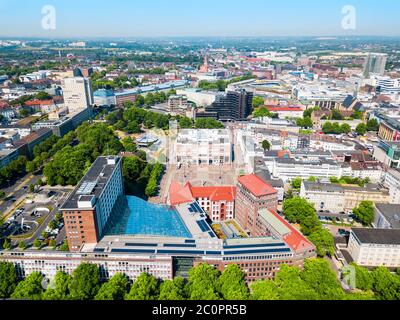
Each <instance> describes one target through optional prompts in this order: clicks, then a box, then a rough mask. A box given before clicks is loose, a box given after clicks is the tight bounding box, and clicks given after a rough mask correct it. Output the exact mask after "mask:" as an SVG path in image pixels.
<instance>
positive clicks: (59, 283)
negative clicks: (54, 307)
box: [43, 271, 72, 300]
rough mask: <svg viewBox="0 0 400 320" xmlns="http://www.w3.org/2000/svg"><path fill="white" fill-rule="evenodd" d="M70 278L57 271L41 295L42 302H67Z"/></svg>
mask: <svg viewBox="0 0 400 320" xmlns="http://www.w3.org/2000/svg"><path fill="white" fill-rule="evenodd" d="M71 281H72V278H71V276H70V275H69V274H67V273H65V272H62V271H58V272H57V273H56V276H55V277H54V279H53V281H52V282H51V283H50V285H49V287H48V288H47V290H46V291H45V292H44V294H43V299H44V300H68V299H70V290H69V287H70V285H71Z"/></svg>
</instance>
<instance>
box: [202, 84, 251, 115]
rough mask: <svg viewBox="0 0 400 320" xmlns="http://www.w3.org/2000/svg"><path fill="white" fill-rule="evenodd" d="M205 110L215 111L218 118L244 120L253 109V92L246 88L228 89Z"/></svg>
mask: <svg viewBox="0 0 400 320" xmlns="http://www.w3.org/2000/svg"><path fill="white" fill-rule="evenodd" d="M205 111H206V113H210V112H211V113H212V112H214V113H217V114H218V120H223V121H229V120H244V119H246V118H247V117H248V116H249V115H250V114H251V113H252V111H253V93H251V92H247V91H246V90H236V91H230V92H228V93H227V94H226V95H221V96H217V98H216V100H215V102H214V103H213V104H212V105H211V106H209V107H206V109H205Z"/></svg>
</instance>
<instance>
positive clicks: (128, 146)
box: [122, 137, 137, 152]
mask: <svg viewBox="0 0 400 320" xmlns="http://www.w3.org/2000/svg"><path fill="white" fill-rule="evenodd" d="M122 144H123V145H124V148H125V151H127V152H136V151H137V145H136V143H135V141H133V139H132V138H131V137H126V138H124V140H122Z"/></svg>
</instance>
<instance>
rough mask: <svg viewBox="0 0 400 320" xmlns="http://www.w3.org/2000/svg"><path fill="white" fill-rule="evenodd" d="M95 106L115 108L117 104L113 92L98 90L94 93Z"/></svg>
mask: <svg viewBox="0 0 400 320" xmlns="http://www.w3.org/2000/svg"><path fill="white" fill-rule="evenodd" d="M93 96H94V104H95V105H96V106H115V105H116V104H117V102H116V99H115V94H114V91H113V90H107V89H99V90H97V91H95V92H94V94H93Z"/></svg>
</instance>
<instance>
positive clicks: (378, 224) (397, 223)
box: [373, 203, 400, 229]
mask: <svg viewBox="0 0 400 320" xmlns="http://www.w3.org/2000/svg"><path fill="white" fill-rule="evenodd" d="M373 226H374V228H377V229H400V204H386V203H376V204H375V220H374V223H373Z"/></svg>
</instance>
